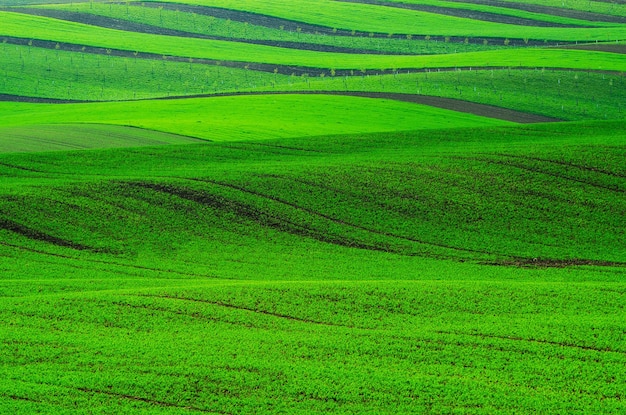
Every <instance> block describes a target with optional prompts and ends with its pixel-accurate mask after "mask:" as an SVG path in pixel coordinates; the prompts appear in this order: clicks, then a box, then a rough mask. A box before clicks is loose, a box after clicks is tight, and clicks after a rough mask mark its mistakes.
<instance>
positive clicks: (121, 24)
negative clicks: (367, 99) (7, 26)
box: [11, 8, 400, 55]
mask: <svg viewBox="0 0 626 415" xmlns="http://www.w3.org/2000/svg"><path fill="white" fill-rule="evenodd" d="M11 11H14V12H15V11H17V12H19V13H23V14H30V15H35V16H43V17H50V18H53V19H59V20H65V21H69V22H75V23H82V24H87V25H90V26H98V27H104V28H107V29H115V30H123V31H127V32H136V33H145V34H153V35H165V36H177V37H186V38H195V39H209V40H222V41H227V42H238V43H250V44H254V45H264V46H274V47H279V48H286V49H298V50H311V51H315V52H333V53H353V54H369V55H400V53H394V52H384V51H376V50H369V49H354V48H347V47H340V46H331V45H322V44H316V43H304V42H285V41H280V40H257V39H241V38H231V37H224V36H209V35H203V34H199V33H191V32H184V31H181V30H173V29H166V28H163V27H158V26H151V25H147V24H142V23H134V22H131V21H128V20H122V19H114V18H111V17H105V16H98V15H95V14H89V13H79V12H70V11H65V10H53V9H30V8H13V9H11Z"/></svg>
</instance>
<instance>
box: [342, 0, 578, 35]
mask: <svg viewBox="0 0 626 415" xmlns="http://www.w3.org/2000/svg"><path fill="white" fill-rule="evenodd" d="M338 1H341V2H344V3H361V4H372V5H376V6H383V7H394V8H398V9H406V10H416V11H421V12H428V13H435V14H442V15H445V16H454V17H462V18H466V19H473V20H482V21H484V22H494V23H504V24H511V25H518V26H534V27H570V28H572V27H589V26H580V25H569V24H562V23H553V22H546V21H542V20H533V19H525V18H522V17H515V16H507V15H503V14H497V13H489V12H481V11H475V10H464V9H455V8H450V7H440V6H429V5H424V4H413V3H390V2H387V1H380V0H338Z"/></svg>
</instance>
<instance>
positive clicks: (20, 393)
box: [0, 122, 626, 414]
mask: <svg viewBox="0 0 626 415" xmlns="http://www.w3.org/2000/svg"><path fill="white" fill-rule="evenodd" d="M624 145H625V143H624V131H623V124H622V123H617V122H613V123H606V122H605V123H594V124H579V125H572V126H563V125H560V124H551V125H544V126H534V127H524V128H521V127H514V128H512V127H506V128H503V127H499V128H496V129H481V128H479V129H459V130H449V131H446V132H444V131H441V132H433V131H425V132H413V133H406V134H395V133H394V134H376V135H358V136H342V137H337V136H333V137H325V138H323V137H320V138H293V139H280V140H269V141H268V140H265V141H256V142H254V141H252V142H240V143H236V142H229V143H222V144H219V143H205V144H199V145H193V144H192V145H189V144H187V145H182V146H160V147H152V148H144V149H107V150H91V151H81V152H76V151H74V152H51V153H47V154H43V153H42V154H33V153H31V154H5V155H1V156H0V169H1V170H0V174H1V176H0V177H1V180H0V203H1V206H2V212H3V216H2V218H0V224H1V227H2V231H0V232H1V233H2V243H1V244H0V253H1V254H2V256H0V267H2V269H3V275H4V279H3V280H2V285H1V286H0V292H1V293H2V297H1V298H0V312H1V313H2V315H3V319H4V321H6V322H10V324H7V325H4V326H3V329H2V332H1V335H2V339H3V343H2V344H0V349H1V350H5V351H7V352H9V351H10V353H8V354H7V355H8V356H10V357H9V358H7V359H4V361H3V365H2V371H3V373H4V374H5V376H3V377H2V379H3V380H2V381H1V382H0V402H1V404H2V405H3V406H4V407H5V408H11V410H12V411H17V413H20V412H24V413H26V412H29V411H33V410H37V411H40V412H44V413H70V412H72V411H73V412H75V411H76V408H75V405H76V406H78V407H79V408H88V409H85V411H84V412H85V413H86V412H87V411H91V412H94V411H95V412H100V413H106V412H107V410H108V408H111V407H115V408H116V410H124V411H128V412H133V413H155V412H156V413H164V414H173V413H179V412H180V411H183V410H190V409H188V408H192V409H191V410H195V411H197V412H226V413H242V414H243V413H253V412H254V413H273V412H274V411H275V410H276V407H277V406H280V407H283V408H285V410H289V411H294V412H307V413H311V412H315V411H320V412H333V413H354V412H364V411H368V410H371V409H372V408H375V409H376V411H377V412H380V413H386V411H388V412H389V413H392V412H394V413H395V411H396V409H397V408H403V410H404V411H406V412H407V413H420V412H421V411H423V410H427V409H428V410H430V411H432V412H435V413H446V412H447V411H449V409H450V408H458V405H459V395H460V396H462V402H463V405H472V406H476V407H480V408H485V409H484V410H482V409H481V410H478V413H481V412H483V413H507V412H509V411H510V410H512V408H519V407H523V408H529V410H539V408H541V410H543V411H546V412H548V413H558V412H559V411H560V408H562V407H568V408H571V409H573V410H577V411H579V412H581V413H585V411H588V412H589V411H592V412H593V413H614V412H616V411H617V412H619V411H621V410H623V408H624V406H623V403H622V400H621V399H620V398H619V396H620V392H619V391H620V390H621V389H622V387H623V385H624V380H623V379H622V378H621V372H620V371H619V367H620V366H621V365H622V364H623V356H624V343H623V338H622V336H621V335H620V334H619V333H618V332H616V329H615V326H616V325H618V327H619V325H620V323H619V322H620V321H622V320H623V319H622V314H623V311H622V309H621V308H620V305H621V304H622V303H623V296H622V294H623V292H624V288H625V287H624V284H623V281H622V275H623V267H624V263H625V262H626V252H624V251H623V248H622V247H623V246H624V240H623V238H624V236H623V235H622V234H620V233H619V232H615V229H618V228H619V222H620V220H621V219H620V217H619V215H616V213H617V212H623V211H624V206H623V198H622V197H621V196H622V195H623V192H624V189H625V187H624V186H626V182H625V179H624V177H625V174H624V169H623V164H622V160H623V157H624ZM451 195H454V197H450V196H451ZM589 206H593V209H589ZM155 230H158V231H155ZM493 264H497V266H494V265H493ZM546 267H547V268H546ZM561 267H565V268H561ZM86 273H88V274H86ZM59 275H63V277H62V278H60V277H59ZM87 275H88V276H87ZM277 298H280V300H279V301H277ZM503 298H506V301H502V299H503ZM590 298H593V299H594V300H593V301H591V302H590V301H589V299H590ZM173 333H175V334H173ZM209 333H210V335H208V334H209ZM416 348H417V349H416ZM70 356H71V358H70ZM94 361H95V362H96V363H95V364H97V367H98V373H97V375H94V372H93V370H92V365H93V364H94V363H93V362H94ZM572 365H574V366H575V367H576V372H575V373H571V372H570V368H571V366H572ZM581 373H583V374H584V376H581ZM372 374H374V375H372ZM606 376H609V378H608V379H607V378H606ZM529 379H530V380H529ZM612 379H613V380H612ZM529 382H530V383H529ZM572 382H575V384H576V388H575V389H566V390H565V392H564V388H565V385H571V384H572ZM509 384H514V385H520V386H515V387H513V388H511V387H510V386H508V385H509ZM522 384H523V385H524V386H521V385H522ZM444 391H445V393H444ZM581 391H583V392H584V394H583V397H582V398H581V396H580V393H581ZM364 396H366V397H367V399H363V397H364ZM278 397H279V398H278ZM391 407H393V408H394V409H393V411H390V410H389V408H391ZM120 408H121V409H120ZM183 408H187V409H183ZM462 412H466V411H465V410H463V411H462ZM474 412H476V411H474Z"/></svg>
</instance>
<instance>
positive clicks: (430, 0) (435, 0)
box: [385, 0, 606, 26]
mask: <svg viewBox="0 0 626 415" xmlns="http://www.w3.org/2000/svg"><path fill="white" fill-rule="evenodd" d="M385 1H386V2H387V3H390V4H393V3H404V4H419V5H431V6H438V7H446V8H450V9H459V10H467V11H468V12H471V11H478V12H486V13H492V14H498V15H502V16H513V17H520V18H524V19H530V20H535V21H538V22H550V23H560V24H570V25H580V26H598V25H600V26H602V25H606V23H602V22H590V21H588V20H579V19H572V18H567V17H562V16H555V15H550V14H543V13H535V12H528V11H524V10H518V9H512V8H507V7H497V6H490V5H484V4H472V3H460V2H459V3H457V2H450V1H445V0H444V1H442V0H385ZM524 3H530V2H524ZM540 4H541V5H545V2H542V3H540ZM562 4H563V3H561V4H559V6H560V5H562ZM552 7H554V6H552Z"/></svg>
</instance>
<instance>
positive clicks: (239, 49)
mask: <svg viewBox="0 0 626 415" xmlns="http://www.w3.org/2000/svg"><path fill="white" fill-rule="evenodd" d="M0 19H1V20H2V21H3V25H2V27H0V36H2V35H5V36H15V37H21V38H26V39H33V38H34V39H41V40H52V41H58V42H68V43H72V44H78V45H82V44H84V45H88V46H97V47H103V48H116V49H122V50H127V51H131V52H135V51H141V52H149V53H155V54H160V55H172V56H181V57H186V58H208V59H216V60H234V61H241V62H260V63H268V64H276V65H295V66H309V67H322V68H329V69H330V68H334V69H392V68H424V67H448V68H449V67H457V66H475V67H480V66H522V67H530V68H533V67H545V66H549V67H555V66H556V67H561V68H572V69H593V70H598V69H602V70H613V71H622V70H623V69H624V61H625V60H626V57H624V56H625V55H620V54H615V53H603V52H591V51H581V50H559V49H540V50H528V49H522V50H519V49H514V48H512V49H506V50H496V51H485V52H468V53H459V54H453V55H436V56H404V55H402V56H382V55H354V54H342V53H326V52H312V51H300V50H292V49H286V48H276V47H271V46H263V45H251V44H241V43H239V44H235V43H233V42H226V41H218V40H199V39H187V38H174V37H171V36H157V35H148V34H140V33H129V32H122V31H118V30H111V29H103V28H97V27H90V26H87V25H82V24H78V23H70V22H64V21H59V20H55V19H48V18H41V17H37V16H27V15H21V14H18V13H10V12H2V13H0ZM568 30H569V29H568ZM586 33H587V32H586ZM604 33H606V32H604ZM624 37H625V38H626V36H624Z"/></svg>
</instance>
